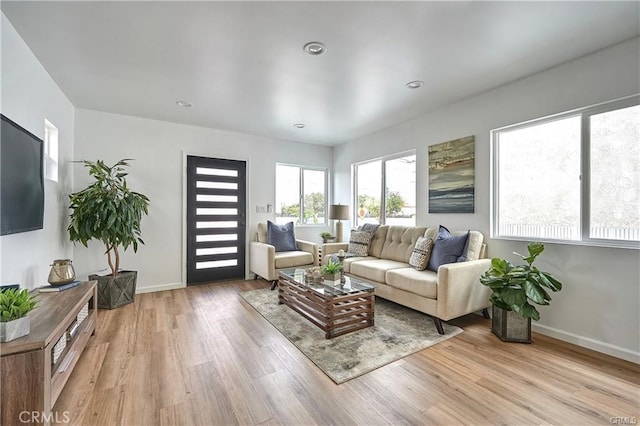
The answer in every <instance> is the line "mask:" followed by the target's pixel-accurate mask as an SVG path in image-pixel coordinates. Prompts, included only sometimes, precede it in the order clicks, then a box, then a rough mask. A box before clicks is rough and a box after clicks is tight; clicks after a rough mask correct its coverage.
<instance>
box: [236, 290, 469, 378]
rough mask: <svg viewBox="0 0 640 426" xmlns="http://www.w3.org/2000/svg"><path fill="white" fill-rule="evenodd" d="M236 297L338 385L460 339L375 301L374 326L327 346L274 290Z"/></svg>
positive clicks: (451, 329) (426, 320) (450, 328)
mask: <svg viewBox="0 0 640 426" xmlns="http://www.w3.org/2000/svg"><path fill="white" fill-rule="evenodd" d="M240 296H242V297H243V298H244V299H245V300H246V301H247V302H248V303H249V304H250V305H251V306H252V307H253V308H254V309H255V310H256V311H258V312H259V313H260V314H261V315H262V316H263V317H264V318H265V319H266V320H267V321H269V322H270V323H271V325H273V326H274V327H275V328H276V329H277V330H278V331H280V333H282V334H283V335H284V336H285V337H286V338H287V339H289V341H291V343H293V344H294V345H295V346H297V347H298V349H300V351H301V352H302V353H303V354H305V355H306V356H307V357H308V358H309V359H310V360H311V361H313V363H314V364H316V365H317V366H318V367H319V368H320V369H321V370H322V371H323V372H324V373H325V374H326V375H327V376H329V377H330V378H331V380H333V381H334V382H336V383H337V384H340V383H344V382H346V381H347V380H351V379H353V378H355V377H358V376H361V375H363V374H366V373H368V372H370V371H373V370H375V369H376V368H379V367H382V366H384V365H386V364H389V363H392V362H394V361H397V360H399V359H401V358H404V357H405V356H407V355H410V354H412V353H414V352H418V351H420V350H422V349H424V348H428V347H429V346H431V345H435V344H436V343H439V342H442V341H444V340H447V339H449V338H451V337H453V336H455V335H457V334H459V333H462V329H461V328H459V327H455V326H452V325H448V324H445V323H443V326H444V330H445V334H444V335H440V334H438V332H437V331H436V328H435V326H434V325H433V321H432V320H431V318H430V317H429V316H427V315H425V314H422V313H420V312H418V311H414V310H413V309H409V308H405V307H404V306H401V305H398V304H396V303H393V302H389V301H387V300H384V299H381V298H376V313H375V326H373V327H368V328H365V329H363V330H359V331H355V332H352V333H347V334H344V335H342V336H338V337H335V338H333V339H328V340H327V339H325V338H324V331H322V330H320V329H319V328H318V327H316V326H315V325H313V324H312V323H311V322H309V321H308V320H306V319H305V318H303V317H302V316H300V314H298V313H297V312H295V311H293V310H292V309H291V308H289V307H288V306H286V305H278V291H277V290H274V291H271V290H269V289H259V290H250V291H244V292H242V293H240Z"/></svg>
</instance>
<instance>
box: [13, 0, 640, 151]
mask: <svg viewBox="0 0 640 426" xmlns="http://www.w3.org/2000/svg"><path fill="white" fill-rule="evenodd" d="M1 7H2V10H3V12H4V14H5V15H6V16H7V18H8V19H9V20H10V21H11V23H12V24H13V25H14V27H15V28H16V29H17V31H18V32H19V33H20V35H21V36H22V38H23V39H24V40H25V41H26V43H27V44H28V45H29V47H30V48H31V50H32V51H33V52H34V53H35V55H36V56H37V57H38V58H39V60H40V62H41V63H42V64H43V65H44V67H45V68H46V69H47V71H48V72H49V73H50V75H51V76H52V77H53V78H54V80H55V81H56V82H57V83H58V85H59V86H60V88H61V89H62V90H63V91H64V92H65V94H66V95H67V96H68V97H69V99H70V100H71V102H72V103H73V104H74V105H75V106H76V107H80V108H88V109H95V110H101V111H107V112H113V113H118V114H126V115H133V116H140V117H148V118H153V119H158V120H165V121H173V122H178V123H185V124H191V125H197V126H204V127H212V128H218V129H226V130H233V131H238V132H243V133H249V134H255V135H264V136H269V137H274V138H280V139H288V140H295V141H300V142H308V143H318V144H326V145H335V144H339V143H343V142H346V141H349V140H352V139H354V138H358V137H360V136H364V135H367V134H370V133H373V132H376V131H378V130H380V129H383V128H385V127H388V126H391V125H394V124H396V123H399V122H403V121H406V120H408V119H411V118H414V117H416V116H418V115H421V114H423V113H425V112H427V111H430V110H434V109H436V108H439V107H442V106H444V105H447V104H450V103H452V102H455V101H457V100H460V99H463V98H466V97H469V96H472V95H474V94H477V93H480V92H483V91H486V90H488V89H491V88H494V87H497V86H500V85H503V84H505V83H507V82H510V81H513V80H516V79H519V78H522V77H525V76H527V75H530V74H533V73H535V72H538V71H541V70H544V69H546V68H549V67H552V66H555V65H558V64H561V63H563V62H566V61H569V60H571V59H574V58H577V57H580V56H583V55H585V54H588V53H591V52H594V51H596V50H599V49H602V48H604V47H608V46H611V45H613V44H616V43H618V42H621V41H624V40H627V39H629V38H631V37H634V36H637V35H638V34H640V24H639V22H640V3H639V2H636V1H627V2H611V1H605V2H576V1H570V2H475V1H474V2H472V1H460V2H268V1H262V2H202V1H200V2H184V1H172V2H157V1H151V2H150V1H145V2H91V1H73V2H58V1H43V2H36V1H26V2H25V1H22V2H11V1H2V4H1ZM308 41H321V42H323V43H324V44H326V46H327V48H328V51H327V53H326V54H324V55H322V56H315V57H314V56H309V55H307V54H305V53H304V52H303V50H302V46H303V45H304V44H305V43H306V42H308ZM412 80H423V81H424V82H425V86H424V87H423V88H421V89H417V90H409V89H407V88H406V87H405V84H406V83H407V82H409V81H412ZM177 100H187V101H189V102H191V103H193V107H192V108H181V107H178V106H177V105H176V101H177ZM294 123H305V124H306V127H305V128H304V129H295V128H294V127H293V124H294Z"/></svg>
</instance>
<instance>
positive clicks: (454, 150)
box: [429, 136, 475, 213]
mask: <svg viewBox="0 0 640 426" xmlns="http://www.w3.org/2000/svg"><path fill="white" fill-rule="evenodd" d="M474 201H475V137H474V136H467V137H465V138H460V139H456V140H453V141H449V142H443V143H439V144H436V145H431V146H429V213H473V212H474V205H475V203H474Z"/></svg>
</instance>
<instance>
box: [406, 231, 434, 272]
mask: <svg viewBox="0 0 640 426" xmlns="http://www.w3.org/2000/svg"><path fill="white" fill-rule="evenodd" d="M432 247H433V240H432V239H431V238H430V237H420V238H418V240H417V241H416V244H415V246H414V247H413V253H411V258H409V265H411V267H412V268H413V269H417V270H418V271H424V270H425V269H426V268H427V263H428V262H429V258H430V257H431V248H432Z"/></svg>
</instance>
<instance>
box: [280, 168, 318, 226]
mask: <svg viewBox="0 0 640 426" xmlns="http://www.w3.org/2000/svg"><path fill="white" fill-rule="evenodd" d="M300 206H302V208H300ZM326 212H327V171H326V170H325V169H314V168H310V167H300V166H289V165H285V164H276V223H279V224H285V223H288V222H292V221H293V223H294V224H295V225H301V224H302V225H326V224H327V214H326Z"/></svg>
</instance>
